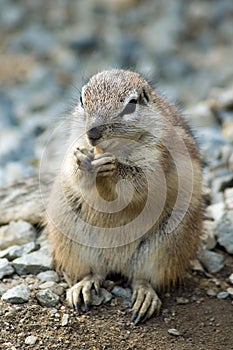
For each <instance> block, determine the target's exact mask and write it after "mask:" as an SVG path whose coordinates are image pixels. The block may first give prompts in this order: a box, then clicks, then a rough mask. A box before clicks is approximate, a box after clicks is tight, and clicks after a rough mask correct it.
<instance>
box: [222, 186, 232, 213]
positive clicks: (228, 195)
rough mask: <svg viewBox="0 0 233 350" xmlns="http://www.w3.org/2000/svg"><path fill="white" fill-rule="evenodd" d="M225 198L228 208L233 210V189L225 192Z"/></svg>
mask: <svg viewBox="0 0 233 350" xmlns="http://www.w3.org/2000/svg"><path fill="white" fill-rule="evenodd" d="M224 198H225V204H226V208H227V209H230V210H233V188H227V189H226V190H225V191H224Z"/></svg>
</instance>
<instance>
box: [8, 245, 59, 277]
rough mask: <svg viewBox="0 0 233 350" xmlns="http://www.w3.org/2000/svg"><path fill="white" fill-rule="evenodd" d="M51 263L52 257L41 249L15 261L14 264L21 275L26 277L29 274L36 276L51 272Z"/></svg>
mask: <svg viewBox="0 0 233 350" xmlns="http://www.w3.org/2000/svg"><path fill="white" fill-rule="evenodd" d="M51 263H52V257H51V256H49V255H48V254H47V253H46V252H45V251H44V250H42V249H41V250H38V251H36V252H33V253H30V254H26V255H24V256H22V257H21V258H18V259H15V260H14V261H13V263H12V264H13V267H14V268H15V270H16V272H17V273H18V274H19V275H26V274H29V273H30V274H33V275H36V274H38V273H39V272H43V271H46V270H50V268H51Z"/></svg>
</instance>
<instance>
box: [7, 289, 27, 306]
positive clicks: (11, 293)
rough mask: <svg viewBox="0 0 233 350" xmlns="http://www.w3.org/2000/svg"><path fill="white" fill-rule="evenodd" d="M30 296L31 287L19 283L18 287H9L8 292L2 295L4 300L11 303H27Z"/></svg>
mask: <svg viewBox="0 0 233 350" xmlns="http://www.w3.org/2000/svg"><path fill="white" fill-rule="evenodd" d="M29 296H30V289H29V288H28V286H27V284H19V285H18V286H16V287H13V288H10V289H8V291H7V292H6V293H4V294H3V295H2V300H3V301H5V302H7V303H11V304H22V303H26V302H27V301H28V299H29Z"/></svg>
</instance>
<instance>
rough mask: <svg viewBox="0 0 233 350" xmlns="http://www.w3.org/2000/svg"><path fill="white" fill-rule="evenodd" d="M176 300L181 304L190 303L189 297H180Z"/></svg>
mask: <svg viewBox="0 0 233 350" xmlns="http://www.w3.org/2000/svg"><path fill="white" fill-rule="evenodd" d="M176 302H177V304H179V305H185V304H188V303H189V299H187V298H184V297H179V298H176Z"/></svg>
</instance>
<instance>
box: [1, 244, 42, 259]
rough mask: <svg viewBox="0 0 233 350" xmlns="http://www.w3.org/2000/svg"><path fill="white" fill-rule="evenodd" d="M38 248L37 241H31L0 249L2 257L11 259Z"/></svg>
mask: <svg viewBox="0 0 233 350" xmlns="http://www.w3.org/2000/svg"><path fill="white" fill-rule="evenodd" d="M36 248H37V245H36V243H35V242H29V243H26V244H24V245H21V246H20V245H13V246H12V247H8V248H6V249H4V250H1V251H0V258H6V259H8V260H10V261H12V260H14V259H16V258H20V257H21V256H22V255H25V254H28V253H31V252H32V251H34V250H35V249H36Z"/></svg>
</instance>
